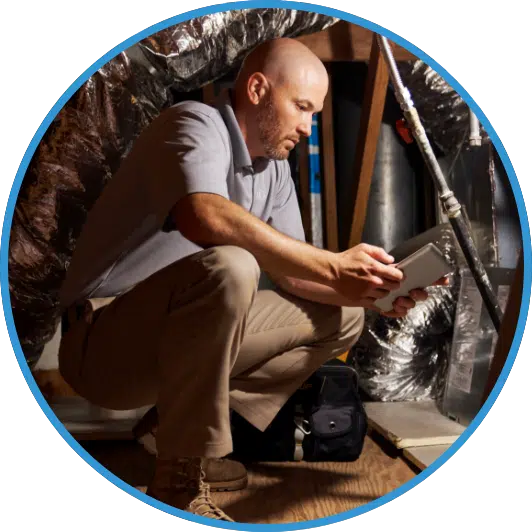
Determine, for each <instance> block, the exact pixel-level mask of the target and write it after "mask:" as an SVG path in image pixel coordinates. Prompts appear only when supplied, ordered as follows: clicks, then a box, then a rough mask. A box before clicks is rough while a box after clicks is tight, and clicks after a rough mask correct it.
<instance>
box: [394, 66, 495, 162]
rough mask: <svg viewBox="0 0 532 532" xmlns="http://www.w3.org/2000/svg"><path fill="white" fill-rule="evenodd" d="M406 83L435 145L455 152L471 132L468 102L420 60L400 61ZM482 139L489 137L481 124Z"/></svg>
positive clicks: (443, 151) (446, 150)
mask: <svg viewBox="0 0 532 532" xmlns="http://www.w3.org/2000/svg"><path fill="white" fill-rule="evenodd" d="M397 67H398V69H399V73H400V74H401V78H402V80H403V83H404V84H405V86H406V87H407V88H408V90H409V91H410V94H411V95H412V99H413V101H414V106H415V107H416V109H417V110H418V112H419V115H420V119H421V121H422V123H423V126H424V127H425V129H426V131H427V135H429V136H430V138H431V139H432V141H433V143H434V145H435V146H436V147H437V148H438V149H439V150H440V151H441V152H442V153H443V154H453V153H456V152H457V151H458V150H459V149H460V147H461V146H462V144H463V143H464V141H467V139H468V136H469V106H468V105H467V103H466V102H465V101H464V100H463V99H462V97H461V96H460V95H459V94H458V93H457V92H456V91H455V90H454V89H453V87H452V86H451V85H449V83H447V82H446V81H445V80H444V79H443V78H442V77H441V76H440V75H439V74H438V73H437V72H436V71H435V70H433V69H432V68H431V67H430V66H428V65H427V64H426V63H424V62H423V61H421V60H417V61H407V62H399V63H398V64H397ZM480 135H481V137H482V142H486V141H488V140H489V139H488V136H487V133H486V131H485V130H484V129H483V128H482V124H481V125H480Z"/></svg>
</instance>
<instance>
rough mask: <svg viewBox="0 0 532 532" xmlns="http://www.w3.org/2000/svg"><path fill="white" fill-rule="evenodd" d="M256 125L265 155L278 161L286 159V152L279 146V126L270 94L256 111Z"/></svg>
mask: <svg viewBox="0 0 532 532" xmlns="http://www.w3.org/2000/svg"><path fill="white" fill-rule="evenodd" d="M257 127H258V131H259V140H260V142H261V144H262V148H263V150H264V153H265V155H266V157H267V158H268V159H275V160H278V161H282V160H285V159H288V152H287V151H286V150H283V149H282V148H280V147H279V141H280V136H281V127H280V125H279V118H278V116H277V113H276V111H275V108H274V106H273V102H272V98H271V95H270V94H269V95H268V96H267V100H266V101H265V102H264V104H263V106H261V108H260V109H259V112H258V113H257Z"/></svg>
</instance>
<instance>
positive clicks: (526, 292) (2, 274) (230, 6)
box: [0, 0, 531, 531]
mask: <svg viewBox="0 0 532 532" xmlns="http://www.w3.org/2000/svg"><path fill="white" fill-rule="evenodd" d="M265 7H277V8H284V9H297V10H300V11H311V12H314V13H321V14H323V15H329V16H333V17H336V18H340V19H343V20H346V21H348V22H352V23H353V24H357V25H359V26H363V27H365V28H367V29H369V30H371V31H374V32H377V33H380V34H382V35H384V36H386V37H388V38H390V39H391V40H393V41H394V42H396V43H397V44H399V45H400V46H402V47H403V48H406V49H407V50H409V51H410V52H412V53H413V54H414V55H416V56H417V57H419V58H420V59H421V60H423V61H424V62H425V63H427V64H428V65H429V66H431V67H432V68H433V69H434V70H435V71H437V72H438V73H439V74H440V75H441V76H443V77H444V78H445V80H446V81H447V82H449V83H450V84H451V85H452V86H453V88H454V89H455V90H457V92H458V93H459V94H460V96H461V97H462V98H463V99H464V101H465V102H466V103H467V104H468V105H469V107H470V108H471V109H473V111H474V112H475V114H476V115H477V116H478V118H479V119H480V121H481V122H482V124H483V126H484V127H485V129H486V131H487V133H488V135H489V136H490V138H491V140H492V142H493V144H494V145H495V147H496V149H497V151H498V153H499V156H500V157H501V160H502V162H503V164H504V167H505V169H506V172H507V174H508V177H509V180H510V184H511V187H512V191H513V194H514V196H515V200H516V203H517V208H518V212H519V219H520V223H521V231H522V237H523V257H524V283H523V298H522V301H521V309H520V314H519V321H518V324H517V329H516V332H515V335H514V338H513V341H512V346H511V349H510V352H509V354H508V358H507V361H506V364H505V365H504V367H503V370H502V372H501V375H500V376H499V379H498V380H497V383H496V385H495V387H494V389H493V391H492V392H491V394H490V396H489V398H488V400H487V401H486V403H485V404H484V406H483V407H482V409H481V410H480V412H479V413H478V414H477V416H476V417H475V419H474V420H473V421H472V422H471V424H470V425H469V427H467V429H466V430H465V431H464V432H463V434H462V435H461V436H460V437H459V438H458V440H457V441H456V442H455V443H454V444H453V445H452V446H451V448H450V449H449V450H448V451H446V452H445V453H444V454H443V455H442V456H441V457H440V458H438V459H437V460H436V461H435V462H434V463H433V464H431V465H430V466H429V467H427V468H426V469H425V470H424V471H422V472H421V473H419V474H418V475H417V476H416V477H415V478H413V479H411V480H410V481H408V482H407V483H405V484H403V485H402V486H401V487H399V488H397V489H395V490H393V491H392V492H390V493H388V494H387V495H385V496H383V497H380V498H379V499H376V500H374V501H371V502H369V503H366V504H364V505H363V506H360V507H358V508H355V509H353V510H349V511H346V512H342V513H340V514H336V515H334V516H331V517H324V518H321V519H315V520H311V521H305V522H303V523H287V524H275V525H266V524H264V525H252V524H246V523H225V522H221V521H213V520H212V519H207V518H203V517H199V516H195V515H192V514H189V513H185V512H182V511H180V510H177V509H175V508H173V507H170V506H167V505H165V504H162V503H160V502H159V501H156V500H154V499H152V498H150V497H148V496H146V495H144V494H143V493H142V492H140V491H138V490H137V489H135V488H133V487H132V486H130V485H129V484H126V483H125V482H123V481H122V480H121V479H119V478H118V477H116V476H115V475H113V474H112V473H110V472H109V471H108V470H107V469H105V468H104V467H103V466H102V465H101V464H100V463H98V462H97V461H96V460H94V458H92V456H90V455H89V454H88V453H87V452H86V451H85V450H84V449H83V448H82V447H81V445H80V444H79V443H78V442H77V441H76V440H75V439H74V438H73V437H72V436H71V435H70V433H69V432H68V431H67V430H66V429H65V427H64V426H63V424H62V423H61V422H60V421H59V420H58V418H57V417H56V415H55V414H54V413H53V411H52V410H51V408H50V407H49V406H48V403H47V402H46V400H45V399H44V397H43V396H42V394H41V392H40V390H39V388H38V387H37V385H36V383H35V381H34V379H33V377H32V375H31V372H30V369H29V367H28V365H27V363H26V360H25V358H24V354H23V352H22V349H21V346H20V342H19V339H18V336H17V331H16V328H15V324H14V321H13V313H12V309H11V301H10V296H9V284H8V251H9V236H10V230H11V223H12V219H13V212H14V209H15V204H16V201H17V197H18V192H19V190H20V186H21V183H22V180H23V178H24V174H25V173H26V169H27V167H28V165H29V162H30V160H31V158H32V156H33V154H34V152H35V150H36V149H37V147H38V145H39V142H40V141H41V139H42V137H43V135H44V133H45V132H46V130H47V129H48V127H49V125H50V124H51V122H52V121H53V119H54V118H55V116H56V115H57V113H58V112H59V111H60V110H61V109H62V107H63V105H64V104H65V103H66V102H67V101H68V99H69V98H70V97H71V96H72V95H73V94H74V92H75V91H76V90H78V89H79V87H80V86H81V85H82V84H83V83H84V82H85V81H86V80H87V79H88V78H89V77H90V76H91V75H92V74H94V73H95V72H96V71H97V70H98V69H99V68H101V67H102V66H103V65H104V64H105V63H107V62H108V61H109V60H110V59H112V58H113V57H114V56H115V55H117V54H118V53H120V52H122V51H123V50H125V49H127V48H129V47H130V46H132V45H133V44H135V43H137V42H138V41H139V40H141V39H144V38H145V37H147V36H149V35H151V34H153V33H155V32H157V31H160V30H163V29H165V28H167V27H168V26H172V25H174V24H177V23H179V22H183V21H186V20H189V19H191V18H195V17H199V16H202V15H209V14H213V13H219V12H223V11H230V10H238V9H249V8H265ZM530 252H531V245H530V228H529V225H528V218H527V214H526V207H525V203H524V200H523V196H522V193H521V189H520V187H519V183H518V180H517V176H516V175H515V171H514V169H513V167H512V164H511V162H510V159H509V157H508V154H507V153H506V150H505V149H504V146H503V144H502V142H501V141H500V139H499V137H498V136H497V134H496V133H495V131H494V129H493V128H492V126H491V124H490V123H489V120H488V119H487V117H486V116H485V115H484V113H483V112H482V110H481V109H480V108H479V107H478V106H477V104H476V103H475V102H474V101H473V99H472V98H471V96H470V95H469V94H468V93H467V91H466V90H465V89H464V88H463V87H462V86H461V85H460V84H459V83H458V82H457V81H456V80H455V79H454V78H453V77H452V76H451V75H450V74H449V73H448V72H447V71H446V70H445V69H444V68H442V67H441V66H440V65H439V64H438V63H437V62H436V61H434V60H433V59H432V58H431V57H430V56H428V55H427V54H425V53H424V52H423V51H421V50H420V49H419V48H417V47H416V46H414V45H413V44H411V43H410V42H408V41H407V40H405V39H403V38H402V37H400V36H399V35H396V34H395V33H392V32H390V31H388V30H387V29H385V28H383V27H381V26H379V25H377V24H375V23H373V22H370V21H368V20H365V19H362V18H360V17H357V16H355V15H352V14H350V13H345V12H343V11H339V10H337V9H332V8H329V7H323V6H318V5H314V4H307V3H302V2H291V1H280V0H269V1H268V0H265V1H255V0H251V1H244V2H229V3H224V4H219V5H214V6H208V7H204V8H201V9H196V10H193V11H188V12H187V13H183V14H181V15H178V16H175V17H172V18H169V19H167V20H164V21H162V22H160V23H158V24H155V25H153V26H150V27H149V28H146V29H145V30H143V31H141V32H139V33H137V34H136V35H134V36H133V37H130V38H129V39H127V40H126V41H124V42H122V43H121V44H119V45H118V46H116V47H115V48H113V49H112V50H110V51H109V52H108V53H107V54H105V55H104V56H103V57H101V58H100V59H99V60H98V61H96V62H95V63H94V64H93V65H92V66H91V67H90V68H88V69H87V70H86V71H85V72H84V73H83V74H82V75H81V76H79V78H78V79H76V81H75V82H74V83H73V84H72V85H71V86H70V87H69V88H68V90H67V91H66V92H65V93H64V94H63V95H62V96H61V98H59V100H58V101H57V103H56V104H55V105H54V107H53V108H52V109H51V110H50V112H49V113H48V114H47V116H46V118H45V119H44V120H43V122H42V124H41V125H40V127H39V129H38V130H37V132H36V133H35V135H34V137H33V139H32V141H31V143H30V145H29V146H28V149H27V150H26V153H25V154H24V157H23V159H22V162H21V164H20V166H19V169H18V172H17V175H16V177H15V181H14V183H13V187H12V189H11V193H10V195H9V200H8V204H7V208H6V213H5V218H4V224H3V229H2V239H1V249H0V283H1V291H2V302H3V307H4V312H5V316H6V323H7V329H8V332H9V336H10V339H11V343H12V344H13V348H14V351H15V355H16V357H17V360H18V363H19V366H20V368H21V370H22V373H23V375H24V377H25V379H26V381H27V383H28V386H29V387H30V390H31V392H32V393H33V395H34V397H35V399H36V400H37V403H38V404H39V406H40V407H41V408H42V410H43V412H44V413H45V414H46V416H47V417H48V418H49V420H50V422H51V423H52V425H53V426H54V427H55V428H56V430H57V431H58V432H59V433H60V434H61V436H62V437H63V438H64V439H65V440H66V441H67V443H68V444H69V445H70V446H71V447H72V448H73V449H74V450H75V451H76V452H77V453H78V454H79V455H80V456H81V458H83V459H84V460H85V461H86V462H87V463H88V464H90V465H91V466H92V467H93V468H94V469H96V470H97V471H98V472H99V473H100V474H102V475H103V476H104V477H105V478H107V479H108V480H110V481H111V482H113V483H114V484H115V485H116V486H118V487H119V488H121V489H123V490H124V491H126V492H127V493H129V494H130V495H132V496H134V497H136V498H138V499H140V500H141V501H143V502H146V503H148V504H150V505H151V506H154V507H156V508H158V509H160V510H162V511H165V512H167V513H170V514H173V515H175V516H178V517H181V518H184V519H187V520H189V521H194V522H197V523H201V524H205V525H209V526H214V527H217V528H226V529H230V530H257V531H259V530H266V529H267V530H268V531H273V530H303V529H307V528H314V527H318V526H324V525H328V524H331V523H337V522H339V521H343V520H345V519H350V518H352V517H355V516H357V515H360V514H363V513H366V512H368V511H370V510H373V509H374V508H377V507H379V506H382V505H383V504H386V503H387V502H390V501H391V500H393V499H395V498H397V497H399V496H400V495H402V494H403V493H405V492H407V491H408V490H410V489H412V488H413V487H415V486H417V485H418V484H419V483H420V482H422V481H423V480H425V479H426V478H427V477H428V476H429V475H431V474H432V473H434V472H435V471H436V470H437V469H438V468H439V467H441V466H442V465H443V464H444V463H445V462H446V461H447V460H449V458H451V456H453V455H454V453H455V452H456V451H457V450H458V449H459V448H460V447H461V446H462V445H463V444H464V443H465V442H466V440H467V439H468V438H469V437H470V436H471V434H472V433H473V432H474V431H475V430H476V429H477V427H478V426H479V424H480V423H481V422H482V420H483V419H484V418H485V417H486V415H487V413H488V412H489V410H490V409H491V407H492V406H493V403H494V402H495V400H496V399H497V397H498V395H499V393H500V392H501V389H502V387H503V386H504V383H505V382H506V379H507V378H508V375H509V373H510V370H511V368H512V366H513V364H514V362H515V358H516V356H517V352H518V349H519V346H520V344H521V339H522V337H523V333H524V329H525V324H526V316H527V313H528V307H529V302H530V287H531V275H530Z"/></svg>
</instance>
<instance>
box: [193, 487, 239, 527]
mask: <svg viewBox="0 0 532 532" xmlns="http://www.w3.org/2000/svg"><path fill="white" fill-rule="evenodd" d="M191 506H193V507H194V513H195V514H197V515H200V516H203V517H211V518H214V519H220V520H223V521H231V522H233V520H232V519H231V518H230V517H229V516H228V515H227V514H226V513H225V512H224V511H223V510H221V509H220V508H218V506H216V504H215V503H214V502H213V500H212V499H211V494H210V490H209V487H208V486H207V485H206V484H203V485H202V486H201V487H200V492H199V494H198V495H197V496H196V497H195V498H194V501H193V502H192V503H191Z"/></svg>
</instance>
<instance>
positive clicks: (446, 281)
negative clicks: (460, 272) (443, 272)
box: [432, 277, 449, 286]
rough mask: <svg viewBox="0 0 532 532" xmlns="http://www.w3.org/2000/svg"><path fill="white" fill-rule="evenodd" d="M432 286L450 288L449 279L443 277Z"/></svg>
mask: <svg viewBox="0 0 532 532" xmlns="http://www.w3.org/2000/svg"><path fill="white" fill-rule="evenodd" d="M432 286H449V278H448V277H441V278H440V279H438V280H437V281H436V282H435V283H433V284H432Z"/></svg>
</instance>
